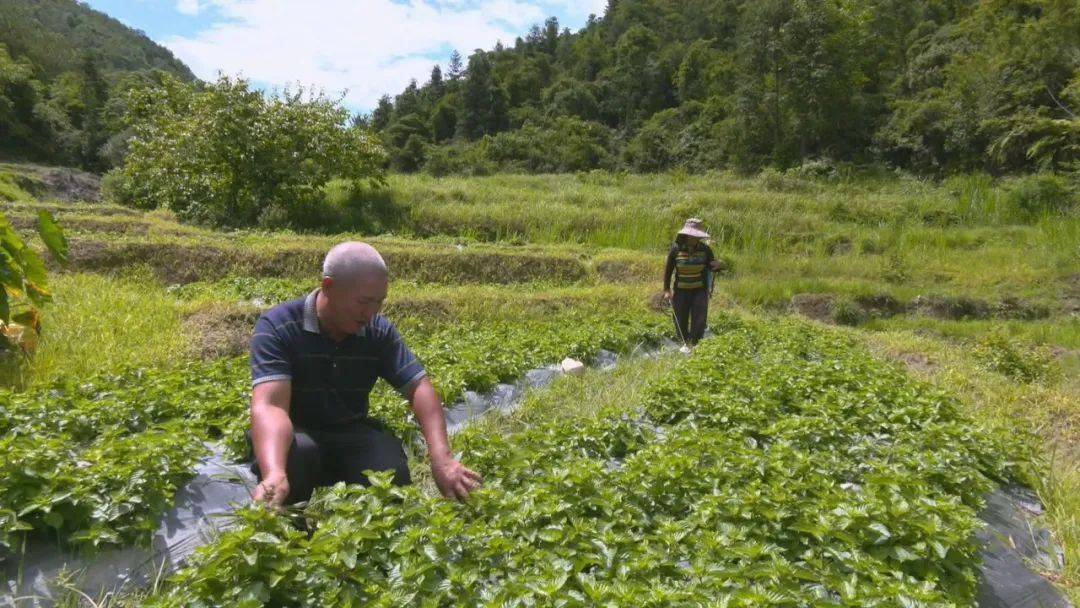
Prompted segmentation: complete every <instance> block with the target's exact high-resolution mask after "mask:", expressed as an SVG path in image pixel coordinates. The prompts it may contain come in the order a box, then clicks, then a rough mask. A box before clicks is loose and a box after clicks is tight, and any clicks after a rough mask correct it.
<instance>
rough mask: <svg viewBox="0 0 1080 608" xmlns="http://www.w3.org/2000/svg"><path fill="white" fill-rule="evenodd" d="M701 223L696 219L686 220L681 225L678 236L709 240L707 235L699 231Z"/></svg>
mask: <svg viewBox="0 0 1080 608" xmlns="http://www.w3.org/2000/svg"><path fill="white" fill-rule="evenodd" d="M701 223H702V222H701V220H699V219H698V218H696V217H692V218H690V219H688V220H686V223H685V224H683V227H682V230H680V231H679V234H685V235H686V236H694V237H697V238H699V239H707V238H709V233H708V232H705V231H704V230H702V229H701Z"/></svg>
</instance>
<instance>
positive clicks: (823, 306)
mask: <svg viewBox="0 0 1080 608" xmlns="http://www.w3.org/2000/svg"><path fill="white" fill-rule="evenodd" d="M834 299H835V297H834V296H833V295H832V294H827V293H797V294H795V295H794V296H791V310H792V311H794V312H796V313H798V314H800V315H802V316H804V317H807V318H810V319H814V320H815V321H823V322H826V323H831V322H832V303H833V300H834Z"/></svg>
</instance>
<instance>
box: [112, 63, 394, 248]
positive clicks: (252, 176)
mask: <svg viewBox="0 0 1080 608" xmlns="http://www.w3.org/2000/svg"><path fill="white" fill-rule="evenodd" d="M131 105H132V107H133V108H134V109H133V112H134V113H135V114H136V115H138V116H143V117H145V118H144V119H143V120H141V121H138V122H137V123H136V124H135V126H134V138H133V139H132V141H131V150H130V153H129V154H128V156H127V159H126V162H125V163H124V165H123V167H121V168H120V169H118V170H116V171H115V172H114V173H113V174H112V175H111V176H110V177H109V179H108V187H107V192H108V194H109V196H110V197H111V198H112V200H114V201H115V202H119V203H126V204H129V205H135V206H138V207H142V208H166V209H169V210H171V211H173V212H174V213H176V215H177V216H178V217H180V218H181V219H183V220H188V221H193V222H197V223H203V224H209V225H213V226H227V227H242V226H252V225H255V224H257V223H262V224H264V225H265V224H271V225H277V224H280V223H281V222H292V221H294V220H295V219H297V218H306V217H307V214H308V213H311V212H312V211H313V210H316V209H318V208H319V206H320V204H321V202H322V200H323V197H324V192H323V188H324V187H325V186H326V184H327V183H328V182H329V181H330V180H331V179H333V178H344V179H347V180H351V181H366V180H372V181H374V182H376V183H379V182H381V181H382V171H381V169H380V167H381V166H382V165H383V163H384V162H385V154H384V152H383V150H382V148H381V147H380V146H379V145H378V143H377V142H376V141H375V139H374V138H372V137H371V136H370V135H368V133H367V132H365V131H362V130H359V129H355V128H349V127H347V126H346V123H347V121H348V119H349V112H348V110H346V109H344V108H342V107H341V106H340V105H339V104H338V102H337V101H334V100H330V99H327V98H325V97H323V96H322V95H312V94H309V95H305V94H304V92H303V91H300V92H298V93H295V94H294V93H290V92H289V91H286V92H285V93H284V95H282V96H281V97H267V96H266V95H264V94H263V93H261V92H258V91H252V90H250V88H249V85H248V83H247V81H245V80H242V79H238V80H232V79H229V78H227V77H224V76H223V77H221V78H220V79H219V80H218V81H217V82H216V83H212V84H209V85H205V87H203V88H200V89H196V88H194V87H192V86H190V85H185V84H182V83H180V82H177V81H174V80H166V81H165V82H163V84H162V86H161V87H156V88H149V89H147V90H145V91H140V92H138V93H137V94H133V98H132V100H131ZM264 215H265V216H266V218H263V217H262V216H264Z"/></svg>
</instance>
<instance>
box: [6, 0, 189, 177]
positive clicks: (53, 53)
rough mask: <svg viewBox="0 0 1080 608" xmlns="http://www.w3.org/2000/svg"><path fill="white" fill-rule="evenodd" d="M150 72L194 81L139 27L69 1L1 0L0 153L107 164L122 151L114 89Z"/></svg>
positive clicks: (150, 75)
mask: <svg viewBox="0 0 1080 608" xmlns="http://www.w3.org/2000/svg"><path fill="white" fill-rule="evenodd" d="M154 70H161V71H164V72H168V73H170V74H172V75H173V76H176V77H178V78H180V79H181V80H185V81H193V80H194V79H195V76H194V75H193V74H192V73H191V70H190V69H188V67H187V66H186V65H184V64H183V63H182V62H181V61H180V60H178V59H177V58H176V57H174V56H173V55H172V53H171V52H169V51H168V49H165V48H164V47H162V46H160V45H158V44H156V43H154V42H153V41H152V40H150V39H149V38H148V37H146V35H145V34H143V33H142V32H138V31H136V30H133V29H131V28H129V27H127V26H125V25H124V24H122V23H120V22H119V21H117V20H115V19H112V18H111V17H108V16H107V15H105V14H103V13H100V12H98V11H95V10H93V9H91V8H89V7H87V6H84V5H82V4H80V3H78V2H75V1H74V0H0V156H3V157H5V158H16V159H25V160H36V161H41V162H49V163H54V164H77V165H81V166H84V167H87V168H91V169H104V168H108V167H109V166H111V165H112V164H114V163H115V162H116V161H117V160H118V159H119V157H120V156H121V155H122V151H121V150H117V149H116V148H117V147H118V146H121V142H122V138H115V139H114V137H115V136H116V135H117V133H118V132H120V131H122V130H123V128H124V125H123V124H121V123H122V122H123V121H122V120H121V114H122V113H123V109H122V108H119V107H116V105H117V104H116V100H117V95H116V94H117V92H118V91H119V90H123V89H126V88H130V87H131V86H135V85H136V83H137V82H140V81H141V82H144V83H145V82H150V81H152V80H153V79H154V75H153V71H154ZM110 101H112V103H110ZM110 105H111V106H112V107H110ZM110 140H113V141H112V146H111V148H110V147H107V146H109V144H110Z"/></svg>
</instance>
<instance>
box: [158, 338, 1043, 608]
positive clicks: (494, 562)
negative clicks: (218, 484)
mask: <svg viewBox="0 0 1080 608" xmlns="http://www.w3.org/2000/svg"><path fill="white" fill-rule="evenodd" d="M724 325H725V327H723V328H722V329H721V330H720V332H719V335H718V337H716V338H715V339H712V340H708V341H706V342H704V343H703V344H702V345H701V346H699V348H698V349H697V351H696V352H695V354H694V355H693V356H692V357H691V358H690V359H688V360H686V361H685V362H684V363H680V364H678V365H676V366H673V368H672V369H671V373H670V374H669V375H667V376H666V377H665V378H664V379H662V380H660V381H657V382H655V383H653V384H652V385H651V386H650V387H648V390H647V393H646V397H645V398H644V400H643V402H642V403H640V404H636V407H635V406H634V405H629V404H628V405H625V406H621V407H619V408H613V409H610V410H607V411H604V412H602V413H601V414H600V415H598V416H597V417H595V418H586V419H580V420H573V421H566V420H552V421H550V422H548V423H545V424H541V425H539V426H536V427H534V428H531V429H529V430H527V431H524V432H521V433H517V434H513V435H509V436H482V435H479V434H474V433H472V432H471V431H470V430H469V429H466V430H465V431H464V432H463V433H462V434H461V435H459V436H458V439H457V442H458V446H457V447H458V448H460V449H463V450H464V453H465V460H466V461H467V462H469V463H470V465H471V466H475V468H476V469H478V470H480V471H483V472H484V474H485V479H486V487H485V488H484V489H482V490H480V491H478V492H477V493H475V494H474V495H473V497H471V498H470V500H469V502H468V503H467V504H457V503H451V502H447V501H444V500H441V499H435V498H430V497H426V496H424V495H423V494H421V492H420V491H419V490H418V489H416V488H412V487H407V488H396V487H392V486H391V485H390V484H389V479H388V477H385V476H381V477H376V478H375V479H376V482H375V484H374V486H373V487H372V488H369V489H365V488H361V487H349V486H344V485H338V486H336V487H333V488H331V489H328V490H326V491H323V492H322V493H320V494H319V495H318V496H317V497H316V499H315V500H314V501H313V502H312V503H311V504H310V505H309V506H308V507H307V509H306V510H305V511H304V512H302V513H295V514H292V516H291V517H283V516H280V515H277V514H275V513H272V512H269V511H266V510H264V509H258V508H254V509H247V510H243V511H241V512H240V518H241V520H242V521H241V522H240V525H239V527H238V528H236V529H234V530H232V531H230V532H228V533H225V534H223V535H222V536H221V537H220V538H219V540H218V541H217V542H216V543H215V544H212V545H209V546H207V547H205V548H203V549H202V550H200V551H199V552H198V554H197V555H196V557H195V558H194V560H193V562H192V563H191V565H190V566H189V567H188V568H187V569H186V570H184V571H182V572H180V573H179V574H178V575H177V576H176V577H174V579H173V580H172V581H171V582H170V584H169V585H168V587H167V589H166V590H165V591H164V592H163V593H161V594H159V595H158V596H156V597H154V598H152V600H151V601H150V605H153V606H168V607H177V606H190V607H201V606H213V605H221V604H229V605H234V606H262V605H273V606H322V605H334V606H386V607H389V606H430V607H434V606H492V607H494V606H500V607H510V606H612V607H615V606H635V607H641V606H645V607H651V606H656V607H660V606H711V607H712V606H858V607H866V606H969V605H971V604H972V602H973V593H974V588H975V575H976V546H975V544H974V542H973V540H972V532H973V531H974V530H975V529H976V528H977V527H978V526H979V522H978V520H977V519H976V517H975V513H976V508H977V507H978V506H979V504H980V500H981V499H980V496H981V495H982V494H983V493H984V492H985V491H987V490H988V489H989V488H991V487H992V485H993V484H994V483H995V481H996V480H1003V479H1007V478H1022V477H1024V475H1025V474H1026V473H1025V471H1026V470H1027V467H1028V465H1029V464H1030V463H1031V461H1032V456H1031V454H1030V453H1029V452H1028V451H1027V448H1026V447H1025V446H1027V445H1029V444H1028V443H1026V442H1025V440H1024V438H1018V437H1015V436H1009V435H1005V434H1003V433H999V432H996V431H993V430H988V429H982V428H978V427H976V426H974V425H973V424H972V423H971V421H969V420H968V419H966V418H965V417H964V416H962V415H961V414H960V413H959V409H958V407H957V403H956V401H955V400H954V399H953V398H951V397H949V396H948V395H946V394H943V393H942V392H939V391H938V390H937V389H934V388H931V387H930V386H928V385H925V384H921V383H918V382H916V381H914V380H912V379H910V378H909V377H908V376H907V375H906V374H905V373H903V372H902V371H901V370H899V369H897V368H896V367H893V366H891V365H889V364H884V363H882V362H880V361H877V360H875V359H873V358H872V357H871V356H870V355H869V354H868V353H866V352H865V351H863V350H861V349H859V348H856V347H855V346H853V344H851V343H849V342H847V341H846V340H844V339H842V338H838V337H837V335H836V334H835V333H833V332H827V331H824V330H819V329H813V328H811V327H810V326H808V325H806V324H803V323H798V322H793V321H791V322H789V321H783V322H778V323H776V324H775V325H766V324H764V323H756V322H753V323H746V322H736V321H727V322H725V324H724ZM294 518H302V519H304V520H306V522H305V524H306V525H305V526H303V527H298V526H296V525H295V524H296V522H295V521H294ZM301 529H304V530H306V531H305V532H301V531H300V530H301Z"/></svg>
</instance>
